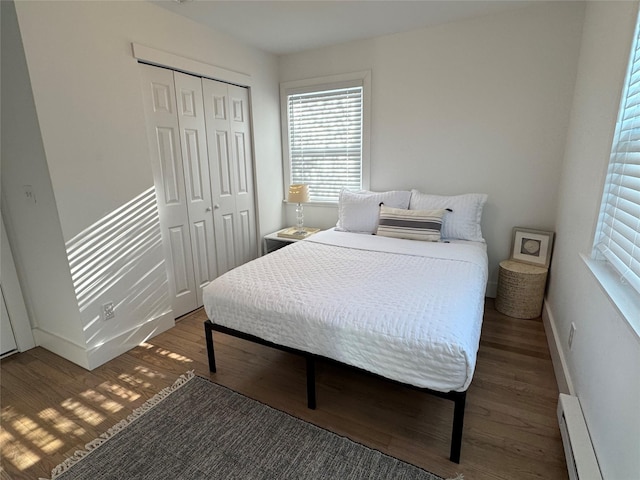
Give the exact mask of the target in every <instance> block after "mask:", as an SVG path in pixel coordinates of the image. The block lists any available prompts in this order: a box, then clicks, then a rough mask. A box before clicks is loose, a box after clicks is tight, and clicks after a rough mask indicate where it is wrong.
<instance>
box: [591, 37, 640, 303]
mask: <svg viewBox="0 0 640 480" xmlns="http://www.w3.org/2000/svg"><path fill="white" fill-rule="evenodd" d="M638 33H639V30H638V26H636V36H635V40H634V44H633V48H632V50H631V58H630V60H629V69H628V73H627V77H626V81H625V85H624V90H623V92H622V99H621V103H620V110H619V113H618V121H617V124H616V131H615V135H614V139H613V145H612V147H611V159H610V162H609V170H608V172H607V178H606V181H605V186H604V194H603V197H602V206H601V209H600V216H599V219H598V228H597V231H596V237H595V242H594V258H595V259H596V260H604V261H606V262H608V263H609V264H610V265H611V266H612V267H613V268H614V269H615V270H616V271H617V273H618V274H619V275H620V277H621V279H622V280H623V282H624V283H627V284H629V285H630V286H631V287H632V288H633V289H635V291H636V292H638V293H640V42H639V40H638Z"/></svg>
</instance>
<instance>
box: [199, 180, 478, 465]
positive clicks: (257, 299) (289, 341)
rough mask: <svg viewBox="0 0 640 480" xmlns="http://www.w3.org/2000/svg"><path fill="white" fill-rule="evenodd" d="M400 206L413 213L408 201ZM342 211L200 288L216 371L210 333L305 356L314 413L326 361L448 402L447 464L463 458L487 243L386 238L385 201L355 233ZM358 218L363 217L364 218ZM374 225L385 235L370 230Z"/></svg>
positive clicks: (214, 368) (209, 343) (208, 342)
mask: <svg viewBox="0 0 640 480" xmlns="http://www.w3.org/2000/svg"><path fill="white" fill-rule="evenodd" d="M410 194H412V193H411V192H410ZM409 198H411V197H409ZM341 200H342V199H341ZM375 202H376V200H375V198H374V199H373V200H371V201H370V202H369V203H372V204H375ZM387 202H388V200H387ZM343 203H345V202H341V206H342V204H343ZM389 203H393V202H389ZM399 204H400V207H405V209H401V211H403V212H406V211H408V210H409V209H408V208H406V207H409V206H410V202H409V200H407V202H399ZM414 205H415V203H414ZM393 208H395V207H389V208H388V209H389V210H392V209H393ZM414 210H417V209H415V208H414ZM340 212H341V213H340V215H339V222H338V225H337V227H336V228H334V229H330V230H327V231H323V232H320V233H317V234H315V235H313V236H311V237H309V238H308V239H306V240H303V241H299V242H296V243H294V244H292V245H290V246H287V247H285V248H282V249H280V250H277V251H275V252H273V253H270V254H268V255H265V256H263V257H260V258H258V259H256V260H254V261H252V262H249V263H247V264H245V265H242V266H240V267H238V268H236V269H234V270H231V271H229V272H227V273H226V274H224V275H222V276H221V277H218V278H217V279H216V280H214V281H213V282H211V283H210V284H209V285H208V286H207V287H205V289H204V292H203V298H204V305H205V310H206V313H207V317H208V319H209V320H207V321H206V322H205V332H206V341H207V352H208V355H209V367H210V370H211V371H212V372H215V370H216V365H215V353H214V344H213V331H214V330H215V331H220V332H224V333H227V334H231V335H234V336H237V337H240V338H245V339H248V340H251V341H254V342H258V343H262V344H265V345H269V346H272V347H276V348H280V349H282V350H285V351H290V352H294V353H297V354H300V355H303V356H304V357H305V358H306V360H307V397H308V405H309V407H310V408H315V405H316V400H315V360H316V359H319V358H320V359H329V360H332V361H337V362H340V363H342V364H345V365H348V366H351V367H355V368H358V369H360V370H364V371H366V372H369V373H371V374H375V375H378V376H380V377H384V378H386V379H389V380H392V381H395V382H399V383H402V384H405V385H409V386H412V387H415V388H419V389H422V390H425V391H427V392H429V393H432V394H434V395H438V396H441V397H444V398H448V399H450V400H452V401H454V404H455V406H454V419H453V431H452V441H451V450H450V459H451V460H452V461H454V462H459V460H460V449H461V441H462V425H463V418H464V406H465V401H466V391H467V388H468V387H469V385H470V383H471V381H472V378H473V373H474V368H475V363H476V356H477V350H478V344H479V340H480V332H481V327H482V317H483V311H484V295H485V288H486V282H487V253H486V244H485V243H484V241H478V240H477V239H474V240H465V239H459V238H448V237H444V238H443V237H442V236H441V235H440V233H438V237H439V238H440V240H441V241H437V242H434V241H417V240H414V239H407V238H397V235H393V234H391V235H390V236H389V235H383V234H382V230H381V229H382V227H381V225H382V220H381V218H382V217H381V216H380V215H381V207H380V206H377V208H376V215H375V219H374V216H373V215H371V220H373V221H374V223H375V225H373V226H372V225H365V227H366V228H365V229H364V231H359V229H360V228H361V227H362V225H358V226H357V228H356V226H355V225H351V226H349V225H347V223H348V222H347V220H348V219H349V218H351V217H349V216H348V215H346V216H345V215H343V214H342V213H344V212H343V211H342V210H340ZM359 213H360V215H358V216H357V218H354V220H355V221H356V222H362V221H363V217H362V215H361V213H362V212H359ZM443 217H445V218H446V215H445V214H443ZM450 217H451V216H450ZM442 226H444V225H442ZM346 227H349V228H346ZM372 228H375V232H376V233H379V234H378V235H371V234H368V233H372V232H370V231H369V230H371V229H372ZM400 236H401V237H403V236H404V237H406V236H407V235H406V233H403V234H402V235H400ZM409 236H411V235H409Z"/></svg>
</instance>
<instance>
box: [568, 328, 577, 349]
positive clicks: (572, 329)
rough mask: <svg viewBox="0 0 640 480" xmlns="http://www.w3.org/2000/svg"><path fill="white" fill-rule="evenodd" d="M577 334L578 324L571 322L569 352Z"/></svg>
mask: <svg viewBox="0 0 640 480" xmlns="http://www.w3.org/2000/svg"><path fill="white" fill-rule="evenodd" d="M575 334H576V324H575V323H573V322H571V328H570V329H569V350H571V347H572V346H573V337H574V335H575Z"/></svg>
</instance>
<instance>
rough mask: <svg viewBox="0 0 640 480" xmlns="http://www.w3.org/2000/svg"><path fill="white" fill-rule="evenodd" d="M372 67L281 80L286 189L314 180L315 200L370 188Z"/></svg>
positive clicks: (311, 193) (311, 194) (324, 200)
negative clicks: (355, 71)
mask: <svg viewBox="0 0 640 480" xmlns="http://www.w3.org/2000/svg"><path fill="white" fill-rule="evenodd" d="M369 78H370V74H369V72H359V73H355V74H348V75H340V76H333V77H324V78H320V79H312V80H302V81H298V82H287V83H283V84H282V85H281V97H282V99H281V101H282V125H283V128H282V130H283V149H284V164H285V165H284V166H285V168H284V170H285V189H288V187H289V185H290V184H298V183H304V184H307V185H309V199H310V202H315V203H335V202H337V201H338V195H339V193H340V190H341V189H342V188H343V187H346V188H349V189H353V190H359V189H363V188H368V126H369V120H368V115H369V108H368V98H369Z"/></svg>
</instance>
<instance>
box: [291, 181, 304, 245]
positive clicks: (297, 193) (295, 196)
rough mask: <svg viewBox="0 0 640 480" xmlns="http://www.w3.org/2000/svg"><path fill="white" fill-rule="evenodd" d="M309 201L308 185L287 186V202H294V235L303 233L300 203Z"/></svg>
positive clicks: (302, 215) (302, 216)
mask: <svg viewBox="0 0 640 480" xmlns="http://www.w3.org/2000/svg"><path fill="white" fill-rule="evenodd" d="M308 201H309V185H305V184H294V185H290V186H289V195H287V202H289V203H296V204H297V207H296V228H297V230H296V232H295V233H296V235H305V233H306V232H305V230H304V227H303V224H304V214H303V213H302V204H303V203H306V202H308Z"/></svg>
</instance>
